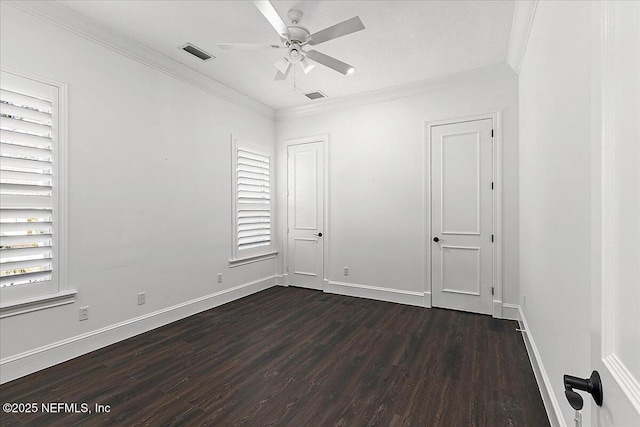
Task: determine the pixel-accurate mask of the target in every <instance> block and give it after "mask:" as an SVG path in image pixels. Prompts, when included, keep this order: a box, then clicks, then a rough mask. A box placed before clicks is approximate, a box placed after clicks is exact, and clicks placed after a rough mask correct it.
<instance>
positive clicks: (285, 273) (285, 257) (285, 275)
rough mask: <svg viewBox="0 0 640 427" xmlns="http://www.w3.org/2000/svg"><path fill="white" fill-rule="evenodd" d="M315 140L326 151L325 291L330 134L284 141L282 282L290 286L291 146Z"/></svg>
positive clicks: (324, 210)
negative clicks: (288, 191) (289, 190)
mask: <svg viewBox="0 0 640 427" xmlns="http://www.w3.org/2000/svg"><path fill="white" fill-rule="evenodd" d="M314 142H320V143H322V146H323V151H324V183H323V192H324V195H323V199H324V200H323V202H324V203H323V205H324V206H323V212H322V213H323V220H322V222H323V224H322V228H323V230H322V239H323V243H322V244H323V251H322V291H323V292H324V291H325V289H326V288H327V285H328V283H329V279H328V278H327V265H328V264H329V236H330V235H331V234H330V233H329V134H321V135H312V136H305V137H300V138H292V139H286V140H285V141H284V156H283V157H284V162H285V167H284V168H283V169H284V183H283V186H282V189H283V191H282V194H283V195H284V197H283V198H282V200H283V202H282V212H283V216H282V218H283V224H282V241H283V245H282V282H283V284H284V285H285V286H289V285H290V284H291V283H290V279H289V269H288V263H289V236H288V233H287V229H288V227H289V197H288V196H287V190H288V188H289V147H290V146H292V145H303V144H311V143H314Z"/></svg>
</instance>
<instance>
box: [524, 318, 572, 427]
mask: <svg viewBox="0 0 640 427" xmlns="http://www.w3.org/2000/svg"><path fill="white" fill-rule="evenodd" d="M518 312H519V316H520V319H519V323H520V329H523V330H524V331H523V332H522V336H523V338H524V344H525V347H526V349H527V353H528V354H529V360H530V361H531V367H532V368H533V373H534V375H535V377H536V381H537V382H538V389H540V394H541V395H542V402H543V403H544V407H545V409H546V410H547V417H548V418H549V423H550V424H551V426H552V427H567V424H566V422H565V420H564V417H563V416H562V410H561V409H560V404H559V402H558V399H557V397H556V395H555V393H554V392H553V387H551V381H550V380H549V376H548V375H547V371H546V370H545V369H544V364H543V363H542V359H541V358H540V353H539V352H538V348H537V347H536V343H535V341H534V340H533V336H532V335H531V332H530V331H529V325H527V319H526V318H525V316H524V312H523V311H522V308H521V307H520V306H518Z"/></svg>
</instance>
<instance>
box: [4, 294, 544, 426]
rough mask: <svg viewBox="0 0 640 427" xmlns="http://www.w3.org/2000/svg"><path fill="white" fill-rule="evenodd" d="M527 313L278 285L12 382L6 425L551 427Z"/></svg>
mask: <svg viewBox="0 0 640 427" xmlns="http://www.w3.org/2000/svg"><path fill="white" fill-rule="evenodd" d="M516 327H517V324H516V322H513V321H506V320H496V319H493V318H491V317H489V316H482V315H476V314H470V313H462V312H455V311H449V310H442V309H424V308H419V307H411V306H405V305H399V304H391V303H385V302H380V301H371V300H366V299H359V298H351V297H344V296H338V295H330V294H323V293H321V292H317V291H309V290H304V289H296V288H282V287H276V288H271V289H268V290H266V291H263V292H260V293H259V294H255V295H252V296H250V297H247V298H243V299H241V300H238V301H235V302H232V303H230V304H227V305H224V306H221V307H218V308H215V309H213V310H209V311H206V312H203V313H200V314H198V315H195V316H192V317H189V318H187V319H184V320H181V321H179V322H175V323H173V324H170V325H167V326H164V327H162V328H159V329H156V330H153V331H150V332H147V333H145V334H142V335H138V336H136V337H134V338H131V339H128V340H126V341H123V342H120V343H117V344H114V345H111V346H109V347H106V348H103V349H100V350H97V351H94V352H92V353H89V354H87V355H84V356H81V357H78V358H76V359H73V360H71V361H69V362H66V363H63V364H60V365H57V366H54V367H51V368H49V369H46V370H44V371H41V372H37V373H35V374H32V375H29V376H27V377H24V378H20V379H18V380H15V381H12V382H10V383H7V384H4V385H2V386H0V398H1V399H0V400H1V402H2V403H6V402H37V403H42V402H67V403H70V402H75V403H78V404H80V403H83V402H86V403H88V404H89V405H90V408H93V405H94V403H100V404H105V405H110V407H111V412H110V413H108V414H96V413H92V414H82V413H70V414H42V413H38V414H16V415H14V414H9V415H7V414H2V425H6V426H10V425H37V426H41V425H48V426H50V425H64V426H71V425H91V426H100V425H105V426H112V425H126V426H131V425H158V426H169V425H186V426H195V425H221V426H226V425H245V426H259V425H277V426H330V425H337V426H364V425H381V426H387V425H394V426H396V425H398V426H399V425H411V426H435V425H442V426H468V425H476V426H506V425H517V426H524V425H530V426H547V425H549V423H548V420H547V417H546V413H545V409H544V407H543V404H542V400H541V397H540V393H539V391H538V388H537V386H536V382H535V378H534V376H533V372H532V370H531V366H530V365H529V363H528V359H527V355H526V351H525V348H524V343H523V341H522V337H521V335H520V333H518V332H516V331H515V329H516Z"/></svg>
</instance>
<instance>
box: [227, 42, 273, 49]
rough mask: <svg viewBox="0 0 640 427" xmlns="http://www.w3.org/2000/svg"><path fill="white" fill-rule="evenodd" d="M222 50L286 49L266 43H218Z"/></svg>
mask: <svg viewBox="0 0 640 427" xmlns="http://www.w3.org/2000/svg"><path fill="white" fill-rule="evenodd" d="M218 47H219V48H220V49H225V50H228V49H233V50H245V49H284V46H278V45H277V44H264V43H218Z"/></svg>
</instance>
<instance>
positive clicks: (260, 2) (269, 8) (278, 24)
mask: <svg viewBox="0 0 640 427" xmlns="http://www.w3.org/2000/svg"><path fill="white" fill-rule="evenodd" d="M253 4H255V5H256V7H257V8H258V10H259V11H260V13H262V15H263V16H264V17H265V18H267V21H269V24H271V26H272V27H273V29H274V30H276V32H277V33H278V34H280V37H284V38H288V37H289V29H288V28H287V26H286V25H285V23H284V21H282V18H280V15H278V12H276V10H275V8H274V7H273V5H272V4H271V2H270V1H269V0H254V2H253Z"/></svg>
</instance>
